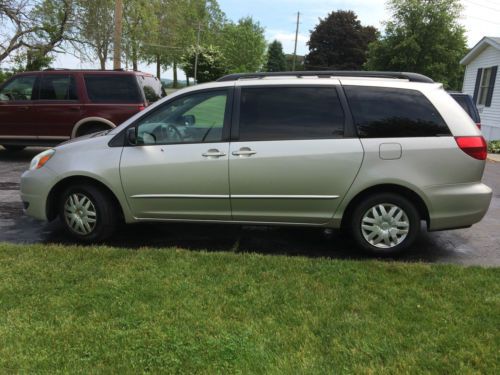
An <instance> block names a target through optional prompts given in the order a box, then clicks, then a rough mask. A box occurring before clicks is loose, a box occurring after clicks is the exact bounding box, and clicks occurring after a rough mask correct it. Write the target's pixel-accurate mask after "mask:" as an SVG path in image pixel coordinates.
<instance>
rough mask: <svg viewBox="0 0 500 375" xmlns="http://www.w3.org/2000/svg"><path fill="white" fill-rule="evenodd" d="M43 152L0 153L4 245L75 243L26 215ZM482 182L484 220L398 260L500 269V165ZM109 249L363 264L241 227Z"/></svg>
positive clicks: (158, 234) (179, 227) (286, 231)
mask: <svg viewBox="0 0 500 375" xmlns="http://www.w3.org/2000/svg"><path fill="white" fill-rule="evenodd" d="M38 152H40V149H34V148H32V149H27V150H24V151H22V152H19V153H15V154H12V153H7V152H6V151H5V150H3V149H2V148H1V147H0V241H6V242H15V243H35V242H39V243H49V242H50V243H53V242H57V243H71V240H70V239H69V238H68V237H67V236H66V235H65V234H64V233H63V231H62V230H61V224H60V223H59V222H58V221H55V222H53V223H48V224H47V223H41V222H38V221H36V220H33V219H31V218H29V217H27V216H25V215H23V212H22V206H21V201H20V198H19V178H20V175H21V173H22V172H23V171H24V170H26V169H27V168H28V165H29V162H30V160H31V158H32V157H33V156H34V155H35V154H36V153H38ZM484 182H485V183H486V184H487V185H489V186H490V187H492V188H493V190H494V193H493V194H494V197H493V201H492V203H491V206H490V209H489V211H488V214H487V215H486V217H485V218H484V219H483V220H482V221H481V222H480V223H478V224H476V225H474V226H472V227H471V228H468V229H460V230H454V231H444V232H433V233H427V232H425V231H423V233H422V236H420V239H419V240H418V241H417V243H416V244H415V245H414V246H413V248H412V249H411V250H409V251H408V252H406V253H405V254H404V255H401V256H399V257H398V258H397V260H402V261H423V262H435V263H458V264H467V265H484V266H500V163H493V162H488V163H487V165H486V172H485V175H484ZM107 244H108V245H110V246H121V247H127V248H137V247H139V246H148V247H172V246H173V247H182V248H188V249H193V250H208V251H218V250H221V251H240V252H245V251H252V252H259V253H263V254H288V255H304V256H313V257H330V258H362V257H363V256H362V255H360V254H358V253H357V252H355V251H353V250H352V247H353V246H352V243H351V241H350V240H349V238H345V237H343V236H342V235H341V234H340V233H337V232H333V233H324V232H323V231H322V230H319V229H299V228H285V227H251V226H243V227H242V226H239V225H198V224H157V223H155V224H140V225H129V226H126V227H124V228H122V229H121V230H120V231H119V232H118V233H117V235H116V236H115V238H114V239H113V240H111V241H109V242H108V243H107Z"/></svg>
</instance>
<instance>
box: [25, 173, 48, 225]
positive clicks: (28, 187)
mask: <svg viewBox="0 0 500 375" xmlns="http://www.w3.org/2000/svg"><path fill="white" fill-rule="evenodd" d="M56 182H57V176H56V174H55V173H54V172H52V171H51V170H50V169H49V168H48V167H46V166H45V167H43V168H40V169H35V170H32V171H30V170H28V171H26V172H24V173H23V174H22V176H21V200H22V201H23V205H24V211H25V213H26V214H27V215H29V216H32V217H34V218H35V219H39V220H44V221H47V210H46V206H47V197H48V195H49V193H50V190H51V189H52V187H53V186H54V185H55V184H56Z"/></svg>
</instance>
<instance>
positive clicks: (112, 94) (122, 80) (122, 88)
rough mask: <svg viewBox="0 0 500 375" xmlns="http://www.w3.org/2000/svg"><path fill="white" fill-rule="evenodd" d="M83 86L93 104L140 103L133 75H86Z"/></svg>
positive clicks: (141, 100) (139, 95)
mask: <svg viewBox="0 0 500 375" xmlns="http://www.w3.org/2000/svg"><path fill="white" fill-rule="evenodd" d="M84 78H85V86H86V87H87V94H88V96H89V99H90V101H92V102H94V103H142V102H143V99H142V95H141V93H140V91H139V85H138V84H137V79H136V78H135V76H133V75H125V74H121V75H103V74H86V75H85V76H84Z"/></svg>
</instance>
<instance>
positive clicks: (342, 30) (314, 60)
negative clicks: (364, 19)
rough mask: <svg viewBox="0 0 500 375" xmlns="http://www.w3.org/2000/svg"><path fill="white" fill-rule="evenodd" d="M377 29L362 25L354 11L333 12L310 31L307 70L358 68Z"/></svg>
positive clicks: (374, 38)
mask: <svg viewBox="0 0 500 375" xmlns="http://www.w3.org/2000/svg"><path fill="white" fill-rule="evenodd" d="M377 34H378V32H377V29H375V28H374V27H372V26H362V25H361V22H359V20H358V17H357V16H356V14H355V13H354V12H352V11H343V10H339V11H337V12H331V13H330V14H329V15H328V16H327V17H326V18H325V19H320V22H319V24H318V25H317V26H316V28H315V29H314V30H313V31H312V32H311V37H310V39H309V42H308V43H307V44H308V46H309V53H308V54H307V55H306V57H305V67H306V69H307V70H326V69H333V70H359V69H361V68H362V66H363V64H364V63H365V61H366V53H367V50H368V44H369V43H371V42H373V41H374V40H376V38H377Z"/></svg>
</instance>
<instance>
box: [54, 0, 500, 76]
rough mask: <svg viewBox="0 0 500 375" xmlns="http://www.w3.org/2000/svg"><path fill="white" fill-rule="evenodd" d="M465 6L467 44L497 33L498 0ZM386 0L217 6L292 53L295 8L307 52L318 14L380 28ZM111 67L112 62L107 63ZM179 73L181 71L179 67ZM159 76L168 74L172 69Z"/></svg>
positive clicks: (252, 0) (300, 49)
mask: <svg viewBox="0 0 500 375" xmlns="http://www.w3.org/2000/svg"><path fill="white" fill-rule="evenodd" d="M461 2H462V5H463V7H464V11H463V12H462V17H461V19H460V22H461V23H462V25H463V26H464V27H465V30H466V36H467V44H468V46H469V47H473V46H474V45H475V44H476V43H477V42H478V41H479V40H480V39H481V38H482V37H483V36H496V37H500V0H461ZM385 3H386V2H385V0H348V1H345V0H219V5H220V8H221V9H222V10H223V11H224V12H225V13H226V16H227V17H228V18H229V19H230V20H232V21H235V22H236V21H238V19H240V18H242V17H247V16H251V17H252V18H253V19H254V20H255V21H258V22H259V23H260V25H261V26H262V27H264V28H265V35H266V39H267V40H268V42H271V41H273V40H274V39H277V40H279V41H280V42H282V44H283V49H284V52H285V53H293V48H294V40H295V26H296V21H297V12H300V24H299V35H298V42H297V53H298V54H300V55H303V54H306V53H307V51H308V48H307V41H308V40H309V34H310V31H311V30H312V29H314V27H315V25H317V24H318V22H319V19H320V18H325V17H326V16H327V15H328V13H329V12H331V11H333V10H339V9H342V10H353V11H354V12H355V13H356V14H357V15H358V18H359V20H360V21H361V23H362V24H363V25H366V26H367V25H371V26H375V27H376V28H378V29H379V30H381V31H383V28H384V21H387V20H388V19H390V12H389V11H388V9H387V8H386V6H385ZM53 65H54V67H57V68H59V67H61V68H62V67H66V68H98V65H97V62H95V63H92V62H83V63H82V62H81V61H79V59H77V58H75V57H72V56H69V55H64V56H63V55H58V56H57V58H56V60H55V62H54V64H53ZM108 65H109V66H108V68H111V62H109V64H108ZM139 69H140V70H142V71H146V72H149V73H153V74H154V73H155V72H156V69H155V67H154V66H147V65H140V66H139ZM179 73H180V76H181V77H182V73H181V72H180V71H179ZM162 77H166V78H171V77H172V72H171V71H166V72H163V75H162Z"/></svg>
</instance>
